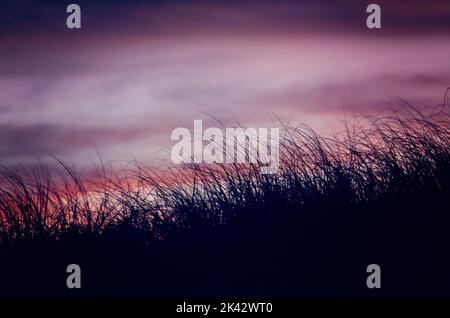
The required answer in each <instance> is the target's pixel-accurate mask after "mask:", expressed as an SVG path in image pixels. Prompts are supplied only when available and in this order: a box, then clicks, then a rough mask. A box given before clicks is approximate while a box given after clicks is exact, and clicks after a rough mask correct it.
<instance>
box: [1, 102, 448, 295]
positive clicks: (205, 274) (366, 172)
mask: <svg viewBox="0 0 450 318" xmlns="http://www.w3.org/2000/svg"><path fill="white" fill-rule="evenodd" d="M280 125H281V126H282V128H283V139H282V141H281V145H280V167H279V171H278V173H277V174H274V175H263V174H261V173H260V166H259V165H258V164H189V165H181V166H173V165H169V166H168V167H166V168H164V169H156V168H152V167H149V166H145V165H142V164H139V163H133V166H132V168H129V169H126V170H123V171H121V172H114V171H113V170H110V169H108V168H107V167H105V166H101V167H99V169H98V171H97V173H96V174H94V175H93V174H89V175H86V174H82V173H80V172H77V171H75V169H73V168H72V167H70V166H69V165H67V164H66V163H64V162H63V161H59V162H58V168H55V167H54V166H46V165H42V164H40V165H37V166H34V167H23V168H21V169H18V168H17V167H16V168H8V167H3V168H1V169H0V235H1V236H0V240H1V246H2V252H1V253H2V255H3V258H4V259H5V260H6V261H5V262H4V265H2V266H3V268H2V269H0V270H1V272H3V275H5V276H11V275H9V274H5V273H14V271H16V272H17V271H19V270H18V268H21V270H22V274H23V271H27V270H26V266H28V265H29V262H32V263H33V264H35V265H33V266H37V268H39V270H41V271H43V272H44V273H48V274H47V275H44V276H43V277H47V278H48V277H49V275H51V272H52V271H53V270H57V269H56V268H59V267H57V266H60V267H62V266H63V264H65V263H64V262H66V261H67V262H69V261H73V262H81V263H83V262H84V263H86V264H89V266H91V268H93V270H92V271H93V272H95V273H96V274H95V275H96V277H97V278H96V279H92V280H91V285H90V286H91V287H92V288H91V289H89V291H87V292H86V293H92V294H93V295H105V293H106V294H108V293H111V294H112V295H153V296H161V295H200V296H212V295H247V296H248V295H250V296H257V295H261V296H321V295H326V296H343V295H344V296H345V295H353V296H361V295H362V296H364V295H366V296H367V295H368V294H367V293H368V291H367V290H366V288H365V266H367V265H368V264H370V263H380V264H381V265H384V266H385V267H387V268H388V270H387V274H386V275H385V276H384V277H386V280H389V279H390V280H391V283H390V285H389V283H388V286H390V287H388V288H386V289H384V290H383V293H384V294H383V295H396V296H398V295H401V296H404V295H410V294H411V295H423V293H425V294H426V295H450V287H449V286H450V275H448V274H446V275H442V274H441V272H440V271H439V270H442V271H444V269H445V267H446V266H447V265H450V262H449V261H448V257H447V255H446V254H448V252H447V251H446V249H448V244H449V243H450V231H448V228H449V226H450V217H449V215H448V206H449V203H450V121H449V116H448V112H447V109H446V107H439V108H437V109H432V110H428V111H427V112H426V113H425V112H421V111H418V110H417V109H415V108H414V107H412V106H411V105H408V106H407V107H405V108H402V110H401V111H397V112H392V113H390V115H389V116H385V117H377V118H372V117H360V118H357V119H354V120H353V121H351V122H350V121H347V122H345V123H344V129H343V130H342V131H340V132H337V133H336V132H335V133H333V134H332V135H329V136H321V135H318V134H317V133H316V132H315V131H314V130H312V129H310V128H309V127H307V126H305V125H300V124H295V123H292V122H290V123H286V122H281V121H280ZM40 258H41V259H43V260H46V261H43V262H44V263H43V264H45V266H44V265H36V260H37V259H40ZM106 262H108V263H107V264H108V265H105V264H106ZM18 263H21V265H18ZM49 264H50V265H49ZM56 264H58V265H56ZM99 264H103V265H99ZM111 264H113V265H111ZM114 264H115V265H114ZM18 266H19V267H18ZM20 266H23V267H20ZM102 266H103V267H102ZM108 266H109V267H110V268H109V269H107V267H108ZM105 267H106V269H105ZM36 270H37V269H36ZM60 271H61V270H60ZM117 271H121V273H122V275H123V277H128V278H126V279H125V278H117V279H118V282H117V281H116V282H115V283H114V284H113V283H112V282H111V281H109V280H108V277H111V276H114V275H113V273H116V272H117ZM33 273H36V272H33ZM438 273H440V274H438ZM30 275H31V276H33V275H34V274H30ZM127 275H128V276H127ZM13 276H14V275H13ZM22 276H23V275H22ZM33 277H34V276H33ZM92 277H93V276H91V278H92ZM99 277H101V278H99ZM116 277H117V275H116ZM36 279H37V278H36V277H35V279H34V283H33V284H34V285H36V287H35V288H36V289H33V288H31V289H30V288H28V289H26V288H25V289H26V290H27V291H28V293H30V294H33V292H35V293H36V291H37V290H39V287H38V286H41V285H39V284H40V283H39V282H40V281H39V280H36ZM42 279H43V278H42ZM22 280H23V281H22ZM30 280H31V281H33V279H32V278H30V277H29V276H27V278H23V277H22V278H20V281H21V282H22V283H23V284H25V281H26V282H27V284H29V281H30ZM56 280H57V279H56V278H54V279H53V280H50V281H51V283H47V286H49V287H48V290H47V289H46V290H47V292H48V294H49V295H54V294H55V293H56V292H55V290H58V293H59V292H60V289H63V287H64V286H62V287H61V286H60V287H55V286H59V285H58V284H59V283H58V282H57V281H56ZM7 281H9V285H8V284H6V286H9V287H8V288H10V289H9V292H7V291H6V290H5V291H3V294H4V295H9V294H8V293H12V294H13V295H21V293H23V292H24V289H20V288H19V287H17V286H23V284H22V285H21V284H18V283H17V281H16V280H13V279H12V278H10V279H9V280H8V279H7ZM447 283H449V284H448V285H447ZM52 284H53V285H52ZM62 285H63V284H62ZM12 286H15V287H12ZM11 290H14V291H15V292H13V291H11ZM65 292H66V291H65ZM58 295H59V294H58Z"/></svg>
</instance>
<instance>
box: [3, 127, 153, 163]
mask: <svg viewBox="0 0 450 318" xmlns="http://www.w3.org/2000/svg"><path fill="white" fill-rule="evenodd" d="M151 133H152V130H151V129H148V128H147V129H146V128H136V127H135V128H122V129H116V128H99V127H95V128H88V127H85V128H83V127H64V126H58V125H43V124H41V125H28V126H20V125H12V124H8V125H0V161H1V160H5V159H10V158H14V157H22V156H36V157H39V156H42V155H57V154H59V153H61V152H66V151H74V150H75V151H76V150H81V149H84V148H92V147H94V146H104V145H109V144H121V143H126V142H131V141H133V140H136V139H139V138H143V137H145V136H148V135H149V134H151Z"/></svg>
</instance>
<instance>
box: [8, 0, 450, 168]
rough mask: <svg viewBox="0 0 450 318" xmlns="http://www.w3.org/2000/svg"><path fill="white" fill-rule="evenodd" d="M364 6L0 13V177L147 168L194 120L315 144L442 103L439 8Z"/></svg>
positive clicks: (445, 51)
mask: <svg viewBox="0 0 450 318" xmlns="http://www.w3.org/2000/svg"><path fill="white" fill-rule="evenodd" d="M372 2H375V3H377V4H379V5H380V7H381V25H382V27H381V29H368V28H367V27H366V18H367V16H368V13H366V7H367V5H368V4H370V3H372ZM372 2H368V1H356V0H347V1H343V0H342V1H318V0H316V1H283V0H279V1H268V0H259V1H256V0H255V1H246V0H241V1H234V0H228V1H189V0H184V1H181V0H180V1H169V0H165V1H162V0H160V1H137V0H131V1H118V0H115V1H111V0H110V1H93V0H91V1H78V0H72V1H71V2H69V1H67V2H65V1H49V0H41V1H30V0H28V1H26V0H14V1H10V0H6V1H5V0H1V10H0V92H1V93H0V164H1V165H13V164H16V163H17V162H31V161H33V160H36V159H40V158H45V157H48V156H64V157H67V158H71V159H72V160H73V161H74V162H77V163H80V164H86V165H89V164H91V163H92V162H94V161H95V160H96V156H97V152H98V153H100V155H101V156H102V158H103V159H104V160H106V161H108V160H118V161H120V160H130V159H137V160H139V161H142V162H154V161H157V160H159V159H167V158H168V157H169V154H168V151H167V149H168V148H170V146H171V145H172V144H173V142H172V141H171V140H170V133H171V131H172V130H173V129H175V128H177V127H186V128H189V129H193V121H194V119H203V120H205V122H206V123H207V125H210V126H217V125H218V123H217V122H216V121H215V118H216V119H218V120H220V121H221V122H223V123H225V125H229V126H233V125H236V121H238V122H239V123H240V124H242V125H244V126H248V127H249V126H252V127H271V126H273V122H272V121H273V116H274V114H276V115H277V116H278V117H279V118H281V119H283V120H295V121H297V122H302V123H307V124H310V125H312V126H313V127H315V128H317V129H319V130H321V129H323V130H325V129H326V127H328V126H329V125H330V124H332V123H333V122H336V121H337V120H338V119H340V118H342V116H343V113H344V112H351V113H356V114H378V113H380V112H382V111H385V110H386V109H388V108H389V107H390V106H391V105H392V104H395V103H396V102H398V100H399V98H403V99H405V100H407V101H409V102H411V103H412V104H414V105H419V107H422V106H432V105H436V104H439V103H442V102H443V95H444V92H445V89H446V88H447V87H449V86H450V2H449V1H448V0H436V1H418V0H417V1H416V0H411V1H395V0H394V1H372ZM70 3H77V4H79V5H80V7H81V25H82V28H81V29H72V30H71V29H67V27H66V18H67V16H68V13H66V6H67V5H68V4H70ZM204 125H205V124H204Z"/></svg>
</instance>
